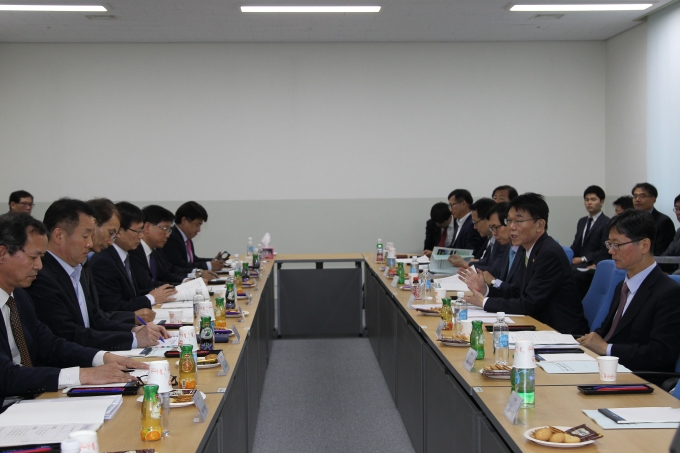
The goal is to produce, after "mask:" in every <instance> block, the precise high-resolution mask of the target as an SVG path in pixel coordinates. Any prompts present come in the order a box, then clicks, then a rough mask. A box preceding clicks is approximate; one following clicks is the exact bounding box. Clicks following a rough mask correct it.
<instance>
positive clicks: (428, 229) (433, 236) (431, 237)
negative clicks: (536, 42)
mask: <svg viewBox="0 0 680 453" xmlns="http://www.w3.org/2000/svg"><path fill="white" fill-rule="evenodd" d="M441 237H442V229H441V228H439V227H438V226H437V224H436V223H435V222H434V220H432V219H430V220H428V221H427V222H426V223H425V244H424V245H423V250H433V249H434V248H435V247H437V245H439V240H440V239H441ZM447 239H448V241H447V242H450V241H451V239H450V238H447Z"/></svg>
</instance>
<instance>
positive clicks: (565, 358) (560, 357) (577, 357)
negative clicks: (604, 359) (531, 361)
mask: <svg viewBox="0 0 680 453" xmlns="http://www.w3.org/2000/svg"><path fill="white" fill-rule="evenodd" d="M540 357H541V359H543V361H544V362H573V361H577V362H597V359H596V358H595V357H591V356H589V355H588V354H542V355H541V356H540Z"/></svg>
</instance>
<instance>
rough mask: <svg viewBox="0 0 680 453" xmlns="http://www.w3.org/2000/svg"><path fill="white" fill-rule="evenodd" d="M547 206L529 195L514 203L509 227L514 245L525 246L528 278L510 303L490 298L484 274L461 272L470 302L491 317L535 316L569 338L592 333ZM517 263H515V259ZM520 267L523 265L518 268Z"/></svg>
mask: <svg viewBox="0 0 680 453" xmlns="http://www.w3.org/2000/svg"><path fill="white" fill-rule="evenodd" d="M548 214H549V209H548V205H547V203H546V202H545V199H544V198H543V196H542V195H539V194H535V193H525V194H522V195H520V196H518V197H517V198H515V199H514V200H512V201H511V202H510V209H509V211H508V217H507V219H506V225H507V226H508V227H509V228H510V239H511V241H512V245H517V246H522V247H524V250H525V251H526V252H525V256H524V266H525V269H524V277H523V279H522V284H521V285H520V286H519V287H516V288H514V289H513V291H512V294H511V296H512V297H510V298H503V297H486V296H485V295H483V293H481V291H484V292H485V293H486V294H487V296H490V295H491V294H490V289H489V288H487V286H486V284H485V282H484V279H483V274H482V272H481V271H478V273H474V272H472V271H471V270H468V269H462V270H460V271H459V272H458V273H459V275H461V277H462V278H463V279H464V280H465V281H466V282H467V283H468V287H469V288H470V290H471V291H472V292H473V295H472V296H468V297H466V300H468V301H469V302H471V303H473V304H474V305H477V306H479V307H483V308H484V310H486V311H489V312H499V311H503V312H506V313H514V314H521V315H529V316H533V317H534V318H536V319H537V320H539V321H541V322H543V323H545V324H548V325H549V326H551V327H552V328H554V329H555V330H557V331H559V332H562V333H569V334H583V333H586V332H587V331H588V321H586V318H585V316H584V314H583V306H582V305H581V302H580V301H579V298H578V291H577V290H576V285H575V284H574V279H573V277H572V274H571V266H570V265H569V261H568V260H567V256H566V253H565V252H564V249H563V248H562V246H560V245H559V244H558V243H557V242H556V241H555V240H554V239H553V238H551V237H550V236H548V234H547V233H546V230H547V228H548ZM515 259H517V258H515ZM520 265H522V263H520Z"/></svg>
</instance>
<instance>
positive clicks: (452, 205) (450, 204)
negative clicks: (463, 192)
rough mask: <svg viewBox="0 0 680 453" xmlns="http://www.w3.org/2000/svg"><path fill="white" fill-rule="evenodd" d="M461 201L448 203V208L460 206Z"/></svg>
mask: <svg viewBox="0 0 680 453" xmlns="http://www.w3.org/2000/svg"><path fill="white" fill-rule="evenodd" d="M461 203H462V201H456V202H455V203H449V208H453V207H454V206H455V205H457V204H461Z"/></svg>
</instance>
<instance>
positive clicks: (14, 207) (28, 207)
mask: <svg viewBox="0 0 680 453" xmlns="http://www.w3.org/2000/svg"><path fill="white" fill-rule="evenodd" d="M33 206H35V203H33V195H31V194H30V193H28V192H26V191H25V190H17V191H16V192H12V193H11V194H10V195H9V212H25V213H26V214H28V215H31V211H33Z"/></svg>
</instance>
